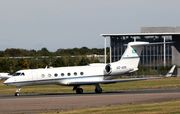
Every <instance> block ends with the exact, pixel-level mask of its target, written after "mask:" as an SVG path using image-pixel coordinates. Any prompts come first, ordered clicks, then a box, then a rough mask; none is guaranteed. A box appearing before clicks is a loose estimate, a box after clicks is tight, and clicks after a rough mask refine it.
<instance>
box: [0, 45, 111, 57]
mask: <svg viewBox="0 0 180 114" xmlns="http://www.w3.org/2000/svg"><path fill="white" fill-rule="evenodd" d="M106 50H107V53H108V52H109V48H108V47H107V49H106ZM89 54H97V55H103V54H104V48H99V49H98V48H92V49H89V48H87V47H82V48H73V49H57V51H55V52H50V51H49V50H48V49H47V48H45V47H44V48H42V49H41V50H37V51H36V50H26V49H16V48H11V49H6V50H5V51H0V57H17V56H64V55H89Z"/></svg>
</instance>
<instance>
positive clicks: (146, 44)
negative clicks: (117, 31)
mask: <svg viewBox="0 0 180 114" xmlns="http://www.w3.org/2000/svg"><path fill="white" fill-rule="evenodd" d="M171 43H174V42H157V43H149V42H142V43H135V42H134V43H133V42H132V44H130V45H131V46H148V45H158V44H171ZM124 45H125V46H127V45H128V44H124Z"/></svg>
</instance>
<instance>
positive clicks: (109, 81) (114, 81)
mask: <svg viewBox="0 0 180 114" xmlns="http://www.w3.org/2000/svg"><path fill="white" fill-rule="evenodd" d="M160 78H162V77H154V78H131V79H121V80H103V81H87V82H69V83H68V85H92V84H110V83H117V82H130V81H140V80H149V79H160Z"/></svg>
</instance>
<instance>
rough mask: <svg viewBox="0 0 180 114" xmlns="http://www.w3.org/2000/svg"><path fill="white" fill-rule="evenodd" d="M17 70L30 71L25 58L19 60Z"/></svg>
mask: <svg viewBox="0 0 180 114" xmlns="http://www.w3.org/2000/svg"><path fill="white" fill-rule="evenodd" d="M16 68H17V69H16V70H20V69H29V65H28V62H27V59H25V58H21V59H18V61H17V64H16Z"/></svg>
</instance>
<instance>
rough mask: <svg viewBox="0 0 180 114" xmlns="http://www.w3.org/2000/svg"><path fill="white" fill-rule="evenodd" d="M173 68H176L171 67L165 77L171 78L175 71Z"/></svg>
mask: <svg viewBox="0 0 180 114" xmlns="http://www.w3.org/2000/svg"><path fill="white" fill-rule="evenodd" d="M175 67H176V65H173V67H172V68H171V70H170V71H169V72H168V73H167V74H166V76H165V77H171V76H172V73H173V71H174V69H175Z"/></svg>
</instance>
